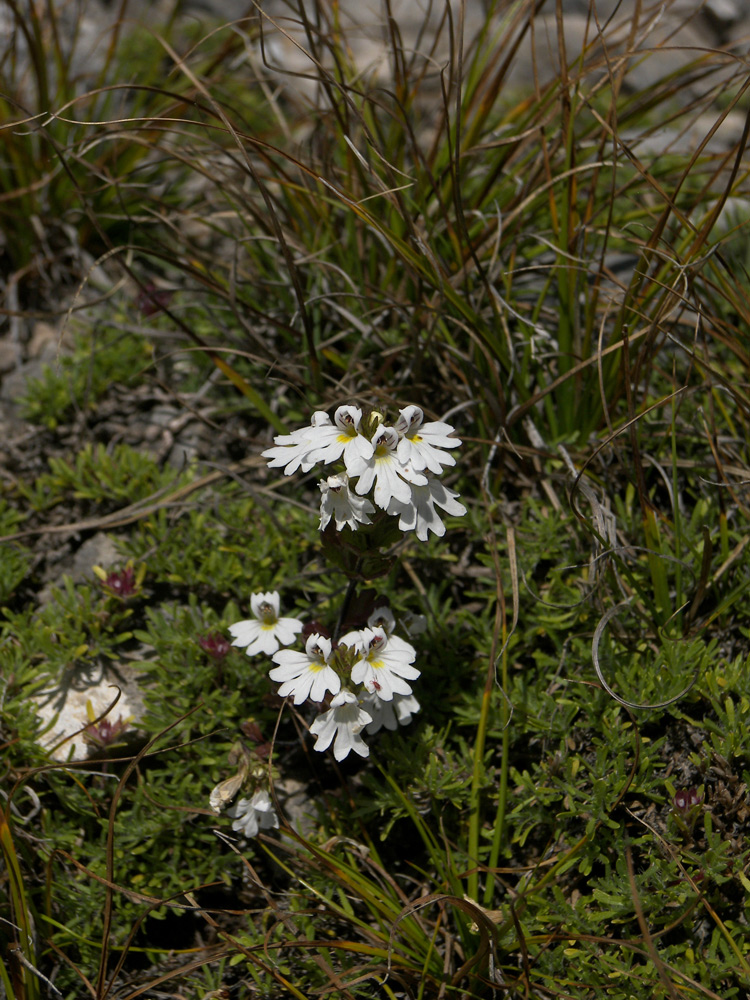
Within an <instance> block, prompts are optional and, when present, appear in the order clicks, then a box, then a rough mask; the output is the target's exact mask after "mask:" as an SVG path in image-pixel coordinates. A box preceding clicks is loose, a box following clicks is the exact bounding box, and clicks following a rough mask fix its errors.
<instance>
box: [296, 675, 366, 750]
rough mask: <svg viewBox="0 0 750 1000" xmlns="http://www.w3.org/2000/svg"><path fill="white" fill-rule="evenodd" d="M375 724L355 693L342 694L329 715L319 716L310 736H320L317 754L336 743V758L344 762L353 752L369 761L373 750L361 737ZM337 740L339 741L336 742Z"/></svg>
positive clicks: (334, 748)
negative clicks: (369, 726) (366, 727)
mask: <svg viewBox="0 0 750 1000" xmlns="http://www.w3.org/2000/svg"><path fill="white" fill-rule="evenodd" d="M371 722H372V716H371V715H370V714H369V713H368V712H366V711H365V710H364V709H363V708H361V707H360V704H359V701H358V699H357V697H356V695H353V694H352V692H351V691H346V690H344V691H340V692H339V694H337V695H336V697H335V698H333V700H332V701H331V707H330V708H329V710H328V711H327V712H323V714H322V715H319V716H318V717H317V719H315V720H314V721H313V723H312V725H311V726H310V732H311V733H312V735H313V736H317V737H318V738H317V740H316V741H315V749H316V750H320V751H323V750H327V749H328V747H329V746H330V745H331V742H332V741H334V742H333V756H334V757H335V758H336V760H338V761H341V760H343V759H344V758H345V757H347V756H348V754H349V751H350V750H353V751H354V752H355V753H356V754H359V756H360V757H368V756H369V754H370V748H369V747H368V746H367V744H366V743H365V742H364V740H363V739H362V737H361V736H360V733H361V732H362V730H363V729H364V728H365V726H367V725H369V723H371ZM334 738H335V739H334Z"/></svg>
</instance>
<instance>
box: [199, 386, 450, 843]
mask: <svg viewBox="0 0 750 1000" xmlns="http://www.w3.org/2000/svg"><path fill="white" fill-rule="evenodd" d="M460 444H461V441H460V440H459V438H458V437H456V436H455V430H454V428H453V427H452V426H451V425H450V424H447V423H445V422H443V421H439V420H436V421H427V422H425V419H424V413H423V411H422V410H421V409H420V407H418V406H413V405H412V406H406V407H404V408H403V409H402V410H400V411H399V416H398V419H397V420H396V421H395V423H393V425H389V424H387V423H386V422H385V418H384V416H383V414H382V413H380V412H378V411H377V410H372V411H370V413H369V414H368V415H367V416H364V415H363V411H362V410H361V409H360V408H359V407H357V406H348V405H344V406H339V407H338V408H337V409H336V411H335V413H334V415H333V419H331V417H330V416H329V415H328V414H327V413H326V412H325V411H320V410H319V411H316V412H315V413H313V415H312V419H311V421H310V424H309V426H307V427H304V428H301V429H299V430H295V431H292V432H291V433H290V434H281V435H277V436H276V437H275V438H274V445H273V447H270V448H267V449H266V450H265V451H264V452H263V453H262V454H263V457H264V458H266V459H268V465H269V467H270V468H272V469H278V468H280V469H283V470H284V474H285V475H287V476H291V475H293V474H294V473H295V472H298V471H301V472H303V473H307V472H310V470H312V469H313V468H314V467H315V466H316V465H317V464H319V463H320V464H322V465H324V466H334V469H333V470H331V472H330V474H329V475H327V476H326V478H324V479H321V480H320V481H319V483H318V486H319V489H320V494H321V499H320V522H319V527H320V531H321V532H322V547H323V553H324V555H325V556H326V557H327V559H328V561H329V562H331V563H332V564H333V567H334V568H335V569H338V570H339V571H340V572H343V573H344V575H345V576H346V577H347V578H348V581H349V583H348V587H347V589H346V594H345V596H344V601H343V607H342V608H341V609H340V612H339V614H338V619H337V624H336V626H335V627H334V628H333V629H332V630H331V631H330V632H329V631H328V629H326V628H325V626H323V625H322V624H321V623H320V622H318V621H314V622H311V623H309V624H304V623H303V622H302V621H301V620H300V619H297V618H284V617H280V616H279V611H280V597H279V594H278V593H277V592H275V591H273V592H269V593H262V592H259V593H256V594H253V595H252V596H251V599H250V608H251V611H252V614H253V616H254V617H253V618H251V619H249V620H247V621H241V622H237V623H236V624H234V625H231V626H230V627H229V632H230V633H231V635H232V637H233V643H232V644H233V645H234V646H240V647H244V648H245V650H246V652H247V654H248V656H258V655H264V656H267V657H270V658H271V660H272V663H273V666H271V668H270V670H269V677H270V679H271V680H272V681H274V682H276V683H277V684H278V685H279V688H278V694H279V696H280V697H282V698H288V699H290V700H291V703H292V704H293V705H294V706H295V708H299V707H300V706H302V705H304V704H305V703H306V702H311V703H312V705H313V706H314V707H315V710H316V711H317V715H315V716H314V717H313V718H312V720H311V721H310V722H309V731H310V734H311V735H312V736H314V737H315V744H314V748H315V749H316V750H318V751H325V750H328V749H329V748H330V747H332V750H333V756H334V758H335V759H336V760H337V761H342V760H344V759H345V758H346V757H347V756H348V755H349V753H350V752H351V751H353V752H354V753H355V754H358V755H359V756H360V757H368V756H369V753H370V748H369V746H368V745H367V743H366V742H365V740H364V738H363V734H365V735H368V736H370V735H373V734H375V733H377V732H378V731H379V730H380V729H383V728H385V729H390V730H395V729H397V728H398V726H399V725H408V723H409V722H411V720H412V717H413V716H414V715H415V714H416V713H417V712H418V711H419V709H420V706H419V702H418V701H417V699H416V697H415V695H414V691H413V689H412V682H414V681H416V680H417V679H418V678H419V676H420V673H421V671H420V670H419V669H418V668H417V667H416V666H415V665H414V663H415V660H416V659H417V651H416V649H415V648H414V646H412V645H411V643H409V642H407V641H406V640H405V639H403V638H402V637H401V636H399V635H396V634H395V633H396V618H395V616H394V614H393V611H392V610H391V608H390V607H389V606H388V604H387V603H386V602H385V601H382V603H381V602H376V604H375V606H373V604H372V603H371V604H370V607H371V608H372V610H371V611H370V613H369V614H367V615H366V613H362V612H360V613H361V614H362V618H361V619H358V618H357V616H356V615H355V614H353V613H352V608H353V606H354V605H355V601H354V597H355V589H356V585H357V583H358V582H363V581H369V580H372V579H374V578H376V577H378V576H383V575H385V574H386V573H388V572H389V571H390V570H391V569H392V568H393V566H394V564H395V562H396V558H397V557H396V556H395V555H394V554H393V549H394V545H396V544H397V543H398V542H399V541H400V540H402V538H403V536H404V534H405V533H407V532H414V533H415V534H416V536H417V538H418V539H419V540H420V541H427V539H428V536H429V533H430V532H432V533H433V534H434V535H437V536H443V535H444V534H445V531H446V528H445V524H444V523H443V521H442V518H441V515H440V513H439V512H438V508H439V510H440V511H442V512H444V514H449V515H453V516H461V515H463V514H465V513H466V508H465V507H464V506H463V504H462V503H460V502H459V500H458V494H457V493H456V492H455V491H454V490H451V489H450V488H449V487H447V486H445V484H444V483H443V482H441V480H440V478H439V477H440V476H441V475H442V473H443V472H444V471H445V470H446V469H448V468H451V467H453V466H455V464H456V459H455V458H454V456H453V455H452V454H451V450H452V449H455V448H457V447H459V446H460ZM342 532H347V533H348V535H349V539H350V540H347V541H343V540H342V539H341V535H340V533H342ZM354 532H356V535H355V534H354ZM365 615H366V616H365ZM344 622H347V623H348V624H352V623H354V624H358V625H359V626H360V627H359V628H354V629H352V630H351V631H348V632H346V633H345V634H344V635H339V634H338V633H339V631H340V630H341V626H342V623H344ZM405 628H407V629H408V631H407V634H410V635H414V634H416V631H417V630H416V629H413V628H412V629H409V628H408V626H407V625H405ZM298 636H300V637H301V638H302V639H303V640H304V648H303V649H287V648H281V647H286V646H291V645H292V643H294V642H295V640H296V638H297V637H298ZM248 753H249V752H247V751H246V752H245V755H244V756H243V757H242V760H243V764H242V766H241V769H240V772H238V774H237V775H236V776H235V778H233V779H228V780H227V781H224V782H222V783H221V784H220V785H219V786H217V788H216V789H214V792H213V793H212V796H211V808H212V810H213V811H214V812H219V811H220V810H221V809H223V808H224V807H225V806H226V805H228V804H229V802H231V800H232V798H233V797H234V795H235V794H236V793H237V792H239V791H240V789H243V791H244V792H245V794H246V795H247V796H248V797H247V798H243V799H241V800H240V804H239V805H238V806H233V807H231V808H230V809H228V810H227V811H228V814H229V815H230V816H232V817H233V818H234V823H233V829H235V830H236V831H237V832H240V833H243V834H244V835H245V836H247V837H251V836H255V835H256V834H257V832H258V831H259V830H262V829H264V828H272V827H274V826H275V825H276V824H277V822H278V821H277V817H276V813H275V810H274V808H273V803H272V800H271V798H270V797H269V789H268V787H267V786H268V776H267V769H266V770H265V771H264V769H263V768H262V767H259V766H254V765H253V763H252V759H251V758H252V754H250V755H249V756H248Z"/></svg>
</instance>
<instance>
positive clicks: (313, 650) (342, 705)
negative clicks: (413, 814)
mask: <svg viewBox="0 0 750 1000" xmlns="http://www.w3.org/2000/svg"><path fill="white" fill-rule="evenodd" d="M395 625H396V622H395V619H394V617H393V613H392V612H391V610H390V609H389V608H378V609H377V610H376V611H374V612H373V613H372V614H371V615H370V617H369V619H368V622H367V626H368V627H367V628H364V629H362V630H360V631H355V632H347V634H346V635H345V636H343V637H342V638H341V640H340V642H339V647H341V646H343V647H346V652H347V654H348V659H352V653H353V659H354V663H353V665H352V667H351V675H350V680H351V683H352V684H356V685H362V687H363V689H364V690H363V691H362V692H361V693H360V694H359V695H356V694H354V693H353V692H352V691H350V690H348V688H346V687H343V686H342V683H341V677H340V676H339V673H338V672H337V670H336V669H335V668H334V662H335V663H336V664H337V665H338V664H340V662H341V657H339V656H338V655H337V652H336V651H335V650H334V649H333V643H332V642H331V640H330V639H328V638H326V637H325V636H322V635H318V634H317V633H313V635H311V636H309V638H308V640H307V643H306V644H305V652H304V653H298V652H295V651H293V650H289V649H282V650H279V652H277V653H274V655H273V661H274V663H276V664H278V666H276V667H274V668H273V669H272V670H271V672H270V674H269V677H270V678H271V680H274V681H280V682H281V687H280V688H279V694H280V695H281V696H282V697H285V698H292V700H293V702H294V704H295V705H301V704H302V702H304V701H306V700H307V699H308V698H309V699H310V700H311V701H314V702H320V701H322V700H323V699H324V698H325V696H326V694H328V693H330V694H332V695H333V698H332V699H331V707H330V708H329V709H328V711H326V712H323V713H322V715H319V716H318V717H317V718H316V719H315V720H314V722H313V723H312V725H311V726H310V732H311V733H312V734H313V736H317V740H316V741H315V749H316V750H320V751H323V750H327V749H328V747H329V746H330V745H331V743H333V756H334V757H335V758H336V760H339V761H340V760H343V759H344V758H345V757H346V756H347V755H348V753H349V751H350V750H353V751H354V752H355V753H357V754H359V756H360V757H367V756H368V755H369V753H370V749H369V747H368V746H367V744H366V743H365V742H364V740H363V739H362V736H361V733H362V731H363V730H364V731H365V732H367V733H376V732H377V731H378V730H379V729H381V728H382V727H385V728H386V729H396V728H397V727H398V724H399V723H401V724H402V725H407V724H408V723H409V722H411V718H412V715H414V713H415V712H418V711H419V702H418V701H417V699H416V698H415V697H414V695H413V694H412V689H411V687H410V686H409V684H408V683H407V681H410V680H416V678H417V677H419V674H420V671H419V670H417V669H416V667H414V666H412V664H413V662H414V659H415V657H416V655H417V654H416V650H415V649H414V647H413V646H412V645H410V644H409V643H408V642H405V641H404V640H403V639H400V638H399V637H398V636H395V635H393V629H394V628H395Z"/></svg>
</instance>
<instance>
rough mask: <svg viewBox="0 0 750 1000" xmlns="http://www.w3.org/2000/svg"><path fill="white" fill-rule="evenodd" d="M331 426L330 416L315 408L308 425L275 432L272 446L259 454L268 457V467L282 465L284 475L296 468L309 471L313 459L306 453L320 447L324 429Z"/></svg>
mask: <svg viewBox="0 0 750 1000" xmlns="http://www.w3.org/2000/svg"><path fill="white" fill-rule="evenodd" d="M331 427H332V425H331V418H330V417H329V416H328V414H327V413H326V412H325V410H316V411H315V413H313V415H312V418H311V421H310V424H309V426H308V427H300V428H299V429H298V430H296V431H292V433H291V434H277V435H276V437H275V438H274V439H273V440H274V447H273V448H266V450H265V451H262V452H261V455H262V456H263V458H267V459H269V462H268V467H269V469H275V468H280V467H281V466H283V467H284V475H285V476H291V475H292V474H293V473H294V472H296V471H297V469H302V471H303V472H309V471H310V469H312V467H313V465H315V460H310V459H309V458H308V455H309V454H310V452H311V451H313V450H314V449H316V448H319V447H320V445H321V442H322V440H323V437H324V436H325V431H326V429H330V428H331Z"/></svg>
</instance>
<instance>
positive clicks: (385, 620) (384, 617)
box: [367, 604, 396, 635]
mask: <svg viewBox="0 0 750 1000" xmlns="http://www.w3.org/2000/svg"><path fill="white" fill-rule="evenodd" d="M367 627H368V628H382V629H383V631H384V632H385V634H386V635H390V634H391V633H392V632H393V630H394V629H395V628H396V619H395V618H394V616H393V612H392V611H391V609H390V608H389V607H388V606H387V605H385V604H383V605H381V606H380V607H379V608H375V610H374V611H373V612H372V614H371V615H370V617H369V618H368V619H367Z"/></svg>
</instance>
